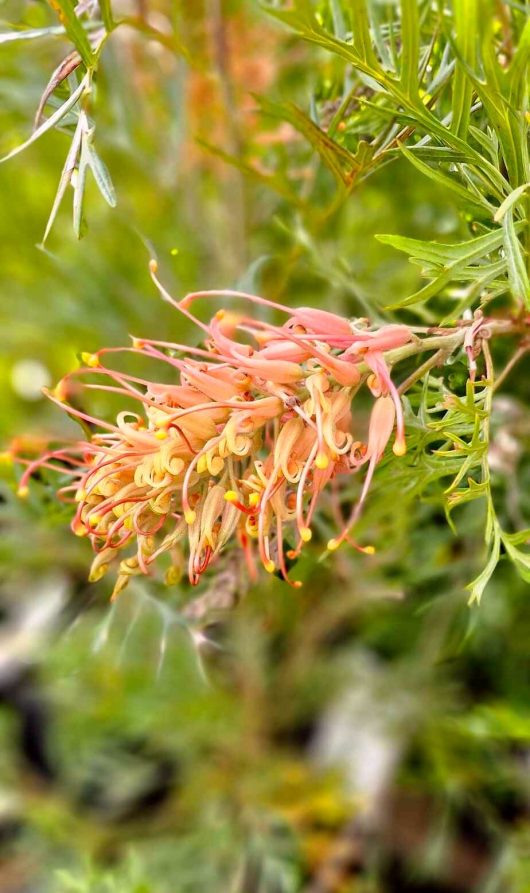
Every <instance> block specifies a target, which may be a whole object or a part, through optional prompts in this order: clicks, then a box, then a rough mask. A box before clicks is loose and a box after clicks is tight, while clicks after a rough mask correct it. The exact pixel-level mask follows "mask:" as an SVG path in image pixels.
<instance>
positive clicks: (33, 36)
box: [0, 25, 65, 45]
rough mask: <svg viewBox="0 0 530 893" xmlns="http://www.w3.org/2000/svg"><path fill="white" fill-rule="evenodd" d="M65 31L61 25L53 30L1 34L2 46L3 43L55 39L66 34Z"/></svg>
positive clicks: (28, 29)
mask: <svg viewBox="0 0 530 893" xmlns="http://www.w3.org/2000/svg"><path fill="white" fill-rule="evenodd" d="M64 33H65V30H64V28H63V27H62V26H61V25H55V26H54V27H51V28H21V29H20V30H17V29H15V28H13V30H12V31H2V32H0V45H1V44H3V43H14V42H15V41H19V40H38V39H39V38H40V37H55V36H56V35H59V34H64Z"/></svg>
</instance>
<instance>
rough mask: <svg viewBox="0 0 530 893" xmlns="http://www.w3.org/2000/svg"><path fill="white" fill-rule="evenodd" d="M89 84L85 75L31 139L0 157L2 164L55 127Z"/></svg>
mask: <svg viewBox="0 0 530 893" xmlns="http://www.w3.org/2000/svg"><path fill="white" fill-rule="evenodd" d="M87 85H88V78H87V76H86V75H85V76H84V78H83V80H82V81H81V83H80V84H79V86H78V87H77V89H76V90H74V92H73V93H72V94H71V96H69V97H68V99H67V100H66V101H65V102H63V104H62V106H61V107H60V108H58V109H57V111H56V112H54V113H53V115H50V117H49V118H46V120H45V121H43V123H42V124H41V125H40V127H37V129H36V130H34V131H33V133H32V134H31V136H30V137H29V139H27V140H26V141H25V142H24V143H21V145H20V146H17V147H16V148H15V149H12V150H11V152H8V154H7V155H4V157H3V158H0V164H3V162H4V161H9V159H10V158H14V157H15V155H19V154H20V153H21V152H23V151H24V149H27V148H28V146H31V144H32V143H34V142H36V140H38V139H39V137H41V136H42V135H43V134H44V133H46V131H48V130H51V129H52V128H53V127H55V125H56V124H58V123H59V121H61V120H62V119H63V118H64V116H65V115H66V114H67V112H69V111H70V110H71V109H72V108H73V107H74V105H75V104H76V103H77V102H78V100H79V99H80V97H81V96H82V95H83V93H84V91H85V89H86V87H87Z"/></svg>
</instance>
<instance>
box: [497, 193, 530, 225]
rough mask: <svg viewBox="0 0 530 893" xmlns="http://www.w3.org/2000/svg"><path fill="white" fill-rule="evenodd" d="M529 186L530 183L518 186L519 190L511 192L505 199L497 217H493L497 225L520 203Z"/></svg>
mask: <svg viewBox="0 0 530 893" xmlns="http://www.w3.org/2000/svg"><path fill="white" fill-rule="evenodd" d="M529 186H530V183H523V185H522V186H518V187H517V189H514V190H513V191H512V192H510V194H509V196H508V197H507V198H505V199H504V201H503V203H502V205H501V206H500V207H499V208H498V209H497V210H496V211H495V216H494V217H493V219H494V221H495V223H499V222H500V221H501V220H502V218H503V217H504V215H505V214H506V212H507V211H508V210H509V209H510V208H511V207H513V205H514V204H516V203H517V202H518V201H519V199H520V198H521V196H522V195H524V193H525V192H526V190H527V189H528V187H529Z"/></svg>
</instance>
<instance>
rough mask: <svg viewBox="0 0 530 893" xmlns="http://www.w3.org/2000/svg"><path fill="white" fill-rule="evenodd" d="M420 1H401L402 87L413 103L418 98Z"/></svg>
mask: <svg viewBox="0 0 530 893" xmlns="http://www.w3.org/2000/svg"><path fill="white" fill-rule="evenodd" d="M418 6H419V4H418V0H401V86H402V87H403V89H404V90H405V92H406V94H407V96H408V97H409V98H410V99H412V100H413V101H415V100H417V97H418V67H419V57H420V23H419V15H418Z"/></svg>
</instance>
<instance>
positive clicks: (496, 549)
mask: <svg viewBox="0 0 530 893" xmlns="http://www.w3.org/2000/svg"><path fill="white" fill-rule="evenodd" d="M500 552H501V535H500V531H499V527H498V525H497V524H495V525H494V528H493V537H492V542H491V546H490V553H489V556H488V560H487V562H486V565H485V567H484V569H483V571H482V572H481V573H480V574H479V575H478V577H475V579H474V580H473V581H472V582H471V583H469V584H468V585H467V586H466V589H468V590H469V591H470V593H471V594H470V596H469V604H473V602H477V603H478V602H480V600H481V598H482V594H483V592H484V590H485V588H486V586H487V585H488V583H489V581H490V579H491V577H492V574H493V571H494V570H495V568H496V567H497V564H498V563H499V558H500Z"/></svg>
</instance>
